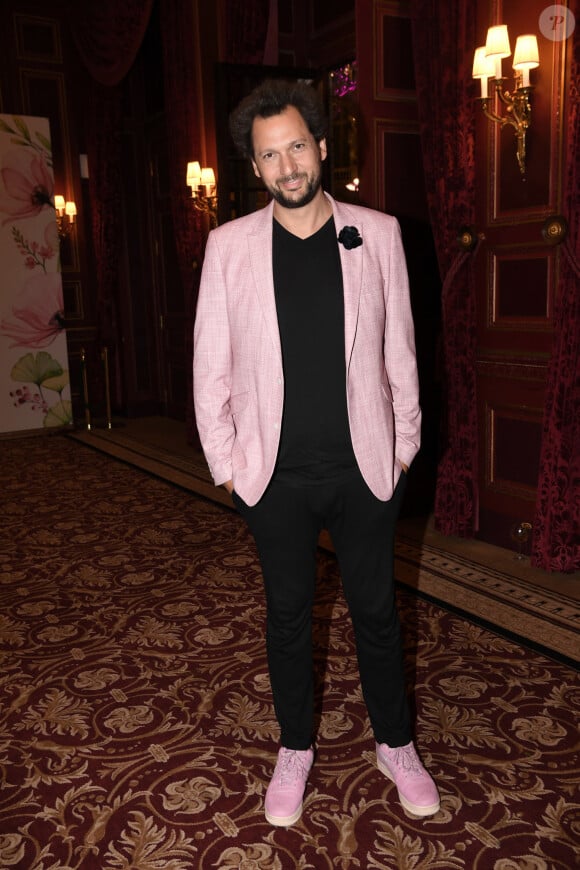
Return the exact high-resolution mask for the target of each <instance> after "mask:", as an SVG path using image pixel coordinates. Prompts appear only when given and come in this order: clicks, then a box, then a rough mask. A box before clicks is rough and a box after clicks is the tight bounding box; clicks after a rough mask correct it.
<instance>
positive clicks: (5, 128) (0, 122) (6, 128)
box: [0, 118, 16, 133]
mask: <svg viewBox="0 0 580 870" xmlns="http://www.w3.org/2000/svg"><path fill="white" fill-rule="evenodd" d="M0 130H2V132H3V133H15V132H16V131H15V130H13V129H12V127H9V126H8V124H7V123H6V121H3V120H2V119H1V118H0Z"/></svg>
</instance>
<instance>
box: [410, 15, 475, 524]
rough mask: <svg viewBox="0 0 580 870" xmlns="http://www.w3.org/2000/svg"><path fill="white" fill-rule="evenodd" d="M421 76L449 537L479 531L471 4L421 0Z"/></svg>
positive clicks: (440, 495)
mask: <svg viewBox="0 0 580 870" xmlns="http://www.w3.org/2000/svg"><path fill="white" fill-rule="evenodd" d="M411 14H412V25H413V44H414V54H415V78H416V85H417V95H418V107H419V120H420V125H421V142H422V149H423V163H424V169H425V181H426V185H427V195H428V202H429V209H430V215H431V225H432V228H433V234H434V239H435V246H436V249H437V256H438V261H439V269H440V273H441V280H442V284H443V288H442V345H443V346H442V353H443V371H444V379H445V382H444V385H443V386H444V397H445V400H444V401H445V408H444V413H443V423H442V443H443V448H442V454H441V459H440V462H439V467H438V472H437V488H436V494H435V525H436V528H437V529H438V530H439V531H441V532H442V533H443V534H445V535H459V536H461V537H470V536H472V535H473V534H474V532H475V531H476V529H477V514H478V498H477V407H476V396H475V345H476V306H475V280H474V274H473V268H472V261H473V256H472V255H471V254H466V253H461V252H460V249H459V247H458V245H457V238H458V235H459V230H460V228H461V227H462V226H470V225H473V224H474V222H475V166H474V153H473V152H474V110H473V96H474V95H473V90H472V89H473V84H472V78H471V61H469V66H468V58H471V57H472V56H473V46H474V45H475V16H474V14H473V9H472V7H471V6H470V4H468V3H463V2H461V0H449V2H447V3H439V2H438V0H413V2H412V4H411Z"/></svg>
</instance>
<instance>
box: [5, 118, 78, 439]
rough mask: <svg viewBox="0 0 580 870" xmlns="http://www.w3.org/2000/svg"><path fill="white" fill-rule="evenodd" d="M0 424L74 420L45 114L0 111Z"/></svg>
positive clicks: (22, 426)
mask: <svg viewBox="0 0 580 870" xmlns="http://www.w3.org/2000/svg"><path fill="white" fill-rule="evenodd" d="M0 262H1V263H2V270H1V275H0V432H17V431H23V430H32V429H40V428H43V427H44V428H54V427H59V426H65V425H68V424H70V423H72V406H71V399H70V381H69V367H68V353H67V342H66V333H65V329H64V303H63V292H62V279H61V274H60V246H59V238H58V231H57V224H56V213H55V210H54V175H53V169H52V151H51V145H50V128H49V122H48V119H47V118H31V117H20V116H15V115H0Z"/></svg>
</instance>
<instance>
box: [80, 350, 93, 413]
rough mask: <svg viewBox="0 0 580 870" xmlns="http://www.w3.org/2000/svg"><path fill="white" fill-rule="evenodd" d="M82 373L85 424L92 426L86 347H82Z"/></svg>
mask: <svg viewBox="0 0 580 870" xmlns="http://www.w3.org/2000/svg"><path fill="white" fill-rule="evenodd" d="M81 373H82V378H83V399H84V403H85V426H86V428H87V429H90V428H91V409H90V406H89V384H88V380H87V357H86V353H85V349H84V347H82V348H81Z"/></svg>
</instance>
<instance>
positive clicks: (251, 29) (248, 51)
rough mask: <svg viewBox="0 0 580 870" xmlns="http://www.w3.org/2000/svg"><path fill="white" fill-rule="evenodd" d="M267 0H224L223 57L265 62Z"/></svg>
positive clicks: (242, 61)
mask: <svg viewBox="0 0 580 870" xmlns="http://www.w3.org/2000/svg"><path fill="white" fill-rule="evenodd" d="M269 15H270V0H225V21H226V60H227V61H228V63H250V64H261V63H264V51H265V48H266V38H267V35H268V19H269Z"/></svg>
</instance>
